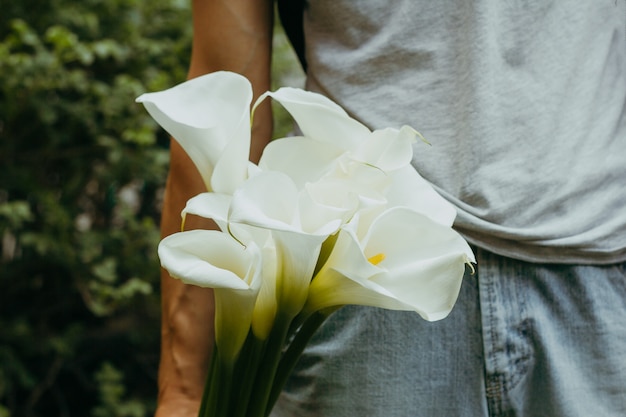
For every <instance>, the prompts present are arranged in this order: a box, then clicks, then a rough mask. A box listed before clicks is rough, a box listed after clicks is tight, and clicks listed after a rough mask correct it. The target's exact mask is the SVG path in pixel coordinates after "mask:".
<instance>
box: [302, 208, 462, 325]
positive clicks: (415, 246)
mask: <svg viewBox="0 0 626 417" xmlns="http://www.w3.org/2000/svg"><path fill="white" fill-rule="evenodd" d="M355 226H356V225H353V224H351V225H350V226H349V227H346V228H344V229H342V230H341V231H340V232H339V236H338V238H337V241H336V243H335V247H334V249H333V251H332V252H331V254H330V256H329V258H328V260H327V262H326V264H325V265H324V266H323V267H322V268H321V270H320V271H319V273H318V274H317V275H316V277H315V278H314V279H313V281H312V283H311V287H310V289H309V299H308V301H307V305H306V307H305V309H306V310H307V311H311V312H312V311H317V310H319V309H323V308H326V307H332V306H341V305H344V304H359V305H369V306H375V307H382V308H387V309H394V310H413V311H416V312H417V313H419V314H420V315H421V316H422V317H423V318H425V319H426V320H431V321H432V320H439V319H442V318H444V317H446V316H447V315H448V313H449V312H450V311H451V309H452V306H453V305H454V302H455V301H456V298H457V295H458V292H459V289H460V286H461V281H462V278H463V274H464V271H465V264H466V263H468V262H473V261H474V256H473V254H472V251H471V249H470V247H469V245H468V244H467V243H466V242H465V240H464V239H463V238H462V237H461V236H460V235H459V234H458V233H456V232H455V231H454V230H452V229H451V228H449V227H446V226H443V225H441V224H439V223H435V222H433V221H431V220H430V219H429V218H428V217H426V216H423V215H422V214H420V213H418V212H416V211H414V210H410V209H407V208H402V207H398V208H392V209H390V210H388V211H386V212H384V213H383V214H382V215H380V216H379V217H378V218H377V219H376V220H375V221H374V222H373V224H372V225H371V227H370V228H369V231H368V232H367V234H366V235H365V236H364V237H363V238H359V237H358V236H357V233H356V232H355V230H356V227H355Z"/></svg>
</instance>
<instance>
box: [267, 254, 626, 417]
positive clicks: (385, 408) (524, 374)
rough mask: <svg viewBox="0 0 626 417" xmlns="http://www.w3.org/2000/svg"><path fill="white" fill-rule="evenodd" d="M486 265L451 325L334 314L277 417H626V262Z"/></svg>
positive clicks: (405, 316) (357, 310)
mask: <svg viewBox="0 0 626 417" xmlns="http://www.w3.org/2000/svg"><path fill="white" fill-rule="evenodd" d="M476 256H477V260H478V270H477V273H476V274H475V275H470V274H467V275H466V277H465V280H464V283H463V286H462V289H461V294H460V296H459V300H458V302H457V305H456V306H455V308H454V310H453V312H452V313H451V315H450V316H449V317H448V318H446V319H444V320H442V321H439V322H435V323H429V322H425V321H423V320H422V319H420V318H419V317H418V316H417V314H414V313H408V312H395V311H385V310H380V309H373V308H366V307H345V308H343V309H341V310H339V311H338V312H337V313H335V315H334V316H332V317H331V318H330V319H329V320H328V321H327V323H325V324H324V326H323V327H322V328H321V329H320V330H319V331H318V333H317V334H316V336H315V337H314V340H313V341H312V343H311V345H310V346H309V348H308V349H307V351H306V352H305V354H304V355H303V357H302V359H301V360H300V362H299V364H298V366H297V369H296V370H295V372H294V374H293V377H292V378H291V380H290V381H289V382H288V385H287V387H286V388H285V390H284V392H283V394H282V396H281V398H280V400H279V403H278V404H277V406H276V408H275V412H274V413H273V414H272V416H275V417H287V416H289V417H296V416H297V417H308V416H316V417H321V416H323V417H350V416H359V417H408V416H424V417H437V416H445V417H454V416H467V417H481V416H492V417H495V416H519V417H522V416H523V417H526V416H532V417H540V416H545V417H560V416H563V417H578V416H580V417H590V416H594V417H595V416H602V417H607V416H615V417H618V416H619V417H623V416H626V263H623V264H617V265H607V266H584V265H577V266H570V265H557V264H554V265H553V264H532V263H526V262H521V261H516V260H512V259H508V258H505V257H501V256H498V255H495V254H492V253H489V252H486V251H484V250H480V249H478V250H476Z"/></svg>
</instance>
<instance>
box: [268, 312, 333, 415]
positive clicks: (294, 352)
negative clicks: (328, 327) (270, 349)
mask: <svg viewBox="0 0 626 417" xmlns="http://www.w3.org/2000/svg"><path fill="white" fill-rule="evenodd" d="M336 310H338V307H332V308H328V309H325V310H321V311H317V312H315V313H313V314H311V315H310V316H309V317H308V318H306V319H305V320H304V322H303V323H302V326H300V329H299V330H298V332H297V333H296V334H295V336H294V338H293V340H292V341H291V343H290V344H289V346H288V347H287V350H286V351H285V353H284V354H283V355H282V357H281V359H280V363H279V365H278V369H277V370H276V376H275V377H274V381H273V383H272V384H271V392H270V394H269V398H268V402H267V405H266V409H265V414H264V416H265V417H267V416H269V415H270V413H271V411H272V408H273V407H274V404H275V403H276V400H278V396H279V395H280V392H281V391H282V389H283V386H284V385H285V383H286V382H287V378H289V375H290V374H291V372H292V371H293V368H294V366H295V365H296V363H297V362H298V359H299V358H300V355H302V352H303V351H304V349H305V348H306V345H307V344H308V343H309V340H311V337H312V336H313V334H314V333H315V332H316V331H317V329H319V327H320V326H321V325H322V324H323V323H324V321H325V320H326V319H327V318H328V316H330V315H331V314H332V313H333V312H335V311H336ZM294 321H295V322H296V321H298V319H296V320H294Z"/></svg>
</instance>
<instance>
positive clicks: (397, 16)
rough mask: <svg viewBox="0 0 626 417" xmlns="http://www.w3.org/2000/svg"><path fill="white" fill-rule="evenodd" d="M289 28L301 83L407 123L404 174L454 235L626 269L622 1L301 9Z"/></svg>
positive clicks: (393, 2)
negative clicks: (295, 27)
mask: <svg viewBox="0 0 626 417" xmlns="http://www.w3.org/2000/svg"><path fill="white" fill-rule="evenodd" d="M304 27H305V35H306V49H307V61H308V66H309V68H308V79H307V87H308V88H309V89H311V90H313V91H318V92H321V93H323V94H325V95H327V96H328V97H330V98H331V99H333V100H335V101H336V102H337V103H339V104H340V105H341V106H343V107H344V108H345V109H346V110H347V111H348V112H349V113H350V114H352V115H353V116H354V117H356V118H358V119H359V120H361V121H362V122H364V123H365V124H367V125H368V126H370V127H371V128H381V127H388V126H401V125H403V124H409V125H411V126H413V127H414V128H416V129H417V130H419V131H420V132H421V133H422V134H423V135H424V136H425V137H426V138H427V139H428V141H429V142H430V143H432V146H427V145H425V144H423V143H418V144H416V146H415V157H414V166H415V167H416V168H417V170H418V171H419V172H420V173H421V174H422V175H423V176H424V177H425V178H426V179H428V180H429V181H430V182H431V183H432V184H433V185H434V186H435V188H436V189H437V190H438V191H439V192H440V193H441V194H442V195H443V196H444V197H445V198H446V199H448V200H449V201H450V202H451V203H452V204H454V205H455V206H456V208H457V210H458V218H457V221H456V225H455V226H456V228H457V229H458V230H459V231H460V232H462V233H463V234H464V235H465V236H466V238H467V239H468V240H469V241H471V242H473V243H475V244H476V245H478V246H481V247H484V248H487V249H489V250H491V251H493V252H496V253H499V254H502V255H506V256H510V257H513V258H517V259H523V260H529V261H537V262H557V263H564V262H568V263H570V262H572V263H611V262H617V261H622V260H626V118H625V116H626V112H625V106H626V33H625V30H626V1H625V0H576V1H574V0H559V1H556V0H554V1H549V0H528V1H513V2H512V1H500V0H471V1H469V0H467V1H437V2H435V1H419V0H385V1H380V0H345V1H342V0H310V1H309V4H308V6H307V9H306V11H305V17H304Z"/></svg>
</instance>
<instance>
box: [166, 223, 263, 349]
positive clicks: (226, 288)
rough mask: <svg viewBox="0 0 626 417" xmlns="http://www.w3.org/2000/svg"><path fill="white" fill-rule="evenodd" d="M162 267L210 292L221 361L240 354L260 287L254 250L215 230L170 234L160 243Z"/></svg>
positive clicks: (259, 267) (258, 257)
mask: <svg viewBox="0 0 626 417" xmlns="http://www.w3.org/2000/svg"><path fill="white" fill-rule="evenodd" d="M159 258H160V259H161V265H162V266H163V268H165V269H166V270H167V271H168V272H169V273H170V275H171V276H172V277H174V278H178V279H180V280H181V281H183V282H185V283H187V284H193V285H197V286H200V287H206V288H214V294H215V341H216V344H217V346H218V349H219V350H220V352H221V354H223V355H224V357H225V358H230V359H233V358H234V357H235V356H236V355H237V354H238V352H239V350H240V349H241V346H242V345H243V342H244V340H245V338H246V336H247V334H248V331H249V329H250V325H251V322H252V315H253V311H254V306H255V301H256V299H257V296H258V294H259V291H260V289H261V285H262V282H261V280H262V258H261V251H260V250H259V247H258V246H257V245H256V244H254V243H253V242H250V243H249V244H248V245H247V246H243V245H241V244H240V243H239V242H237V241H236V240H235V239H233V238H232V237H231V236H230V235H228V234H226V233H222V232H219V231H215V230H192V231H188V232H180V233H175V234H173V235H170V236H168V237H166V238H165V239H163V240H162V241H161V243H160V244H159Z"/></svg>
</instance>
